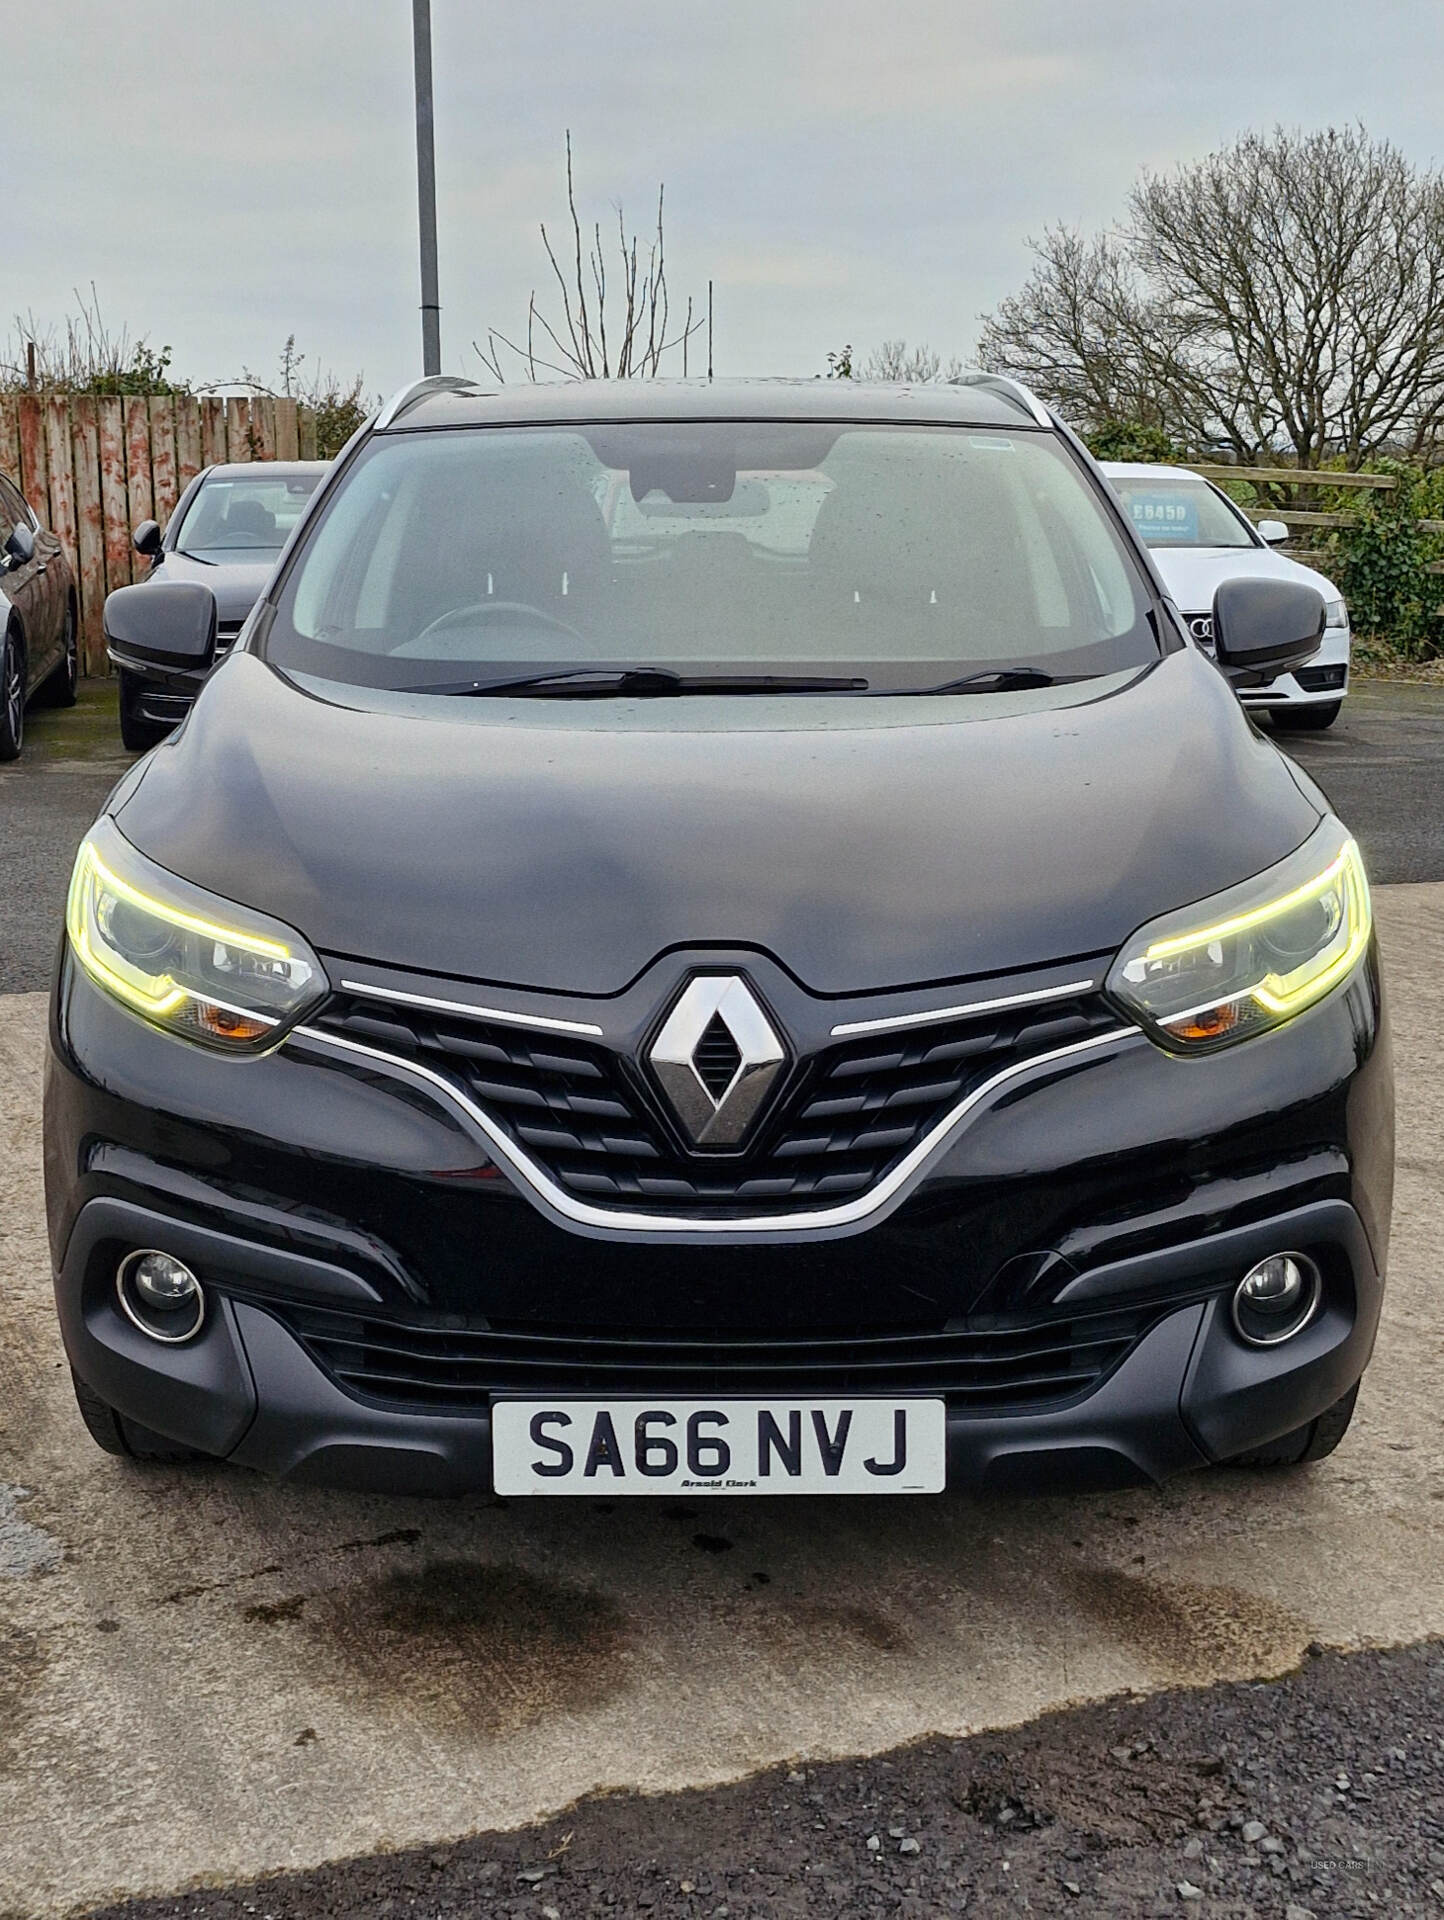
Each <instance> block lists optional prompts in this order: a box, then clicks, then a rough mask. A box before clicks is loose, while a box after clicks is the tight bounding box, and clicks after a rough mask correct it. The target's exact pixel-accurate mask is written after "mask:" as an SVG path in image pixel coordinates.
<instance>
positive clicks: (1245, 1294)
mask: <svg viewBox="0 0 1444 1920" xmlns="http://www.w3.org/2000/svg"><path fill="white" fill-rule="evenodd" d="M1323 1291H1324V1283H1323V1279H1322V1276H1321V1275H1320V1273H1319V1270H1318V1268H1317V1266H1315V1264H1314V1262H1313V1261H1312V1260H1310V1258H1309V1257H1308V1255H1307V1254H1306V1253H1271V1254H1270V1255H1269V1257H1268V1258H1267V1259H1266V1260H1260V1261H1259V1263H1258V1264H1257V1266H1253V1267H1250V1268H1249V1270H1248V1272H1247V1273H1246V1274H1245V1275H1244V1277H1243V1278H1242V1280H1240V1281H1239V1283H1238V1285H1237V1286H1236V1287H1235V1288H1234V1290H1233V1297H1232V1300H1231V1301H1230V1303H1229V1312H1230V1315H1231V1317H1232V1319H1233V1326H1234V1332H1235V1333H1236V1334H1237V1335H1238V1337H1239V1339H1240V1340H1242V1341H1243V1342H1244V1343H1245V1345H1247V1346H1250V1347H1277V1346H1279V1345H1280V1344H1281V1343H1282V1342H1283V1341H1285V1340H1292V1339H1293V1337H1294V1335H1295V1334H1296V1333H1302V1332H1303V1330H1304V1328H1305V1327H1306V1326H1307V1325H1308V1324H1309V1322H1310V1321H1311V1320H1312V1319H1313V1317H1314V1315H1315V1314H1316V1313H1317V1312H1318V1309H1319V1302H1320V1300H1321V1299H1322V1298H1323Z"/></svg>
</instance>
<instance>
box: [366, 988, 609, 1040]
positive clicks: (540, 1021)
mask: <svg viewBox="0 0 1444 1920" xmlns="http://www.w3.org/2000/svg"><path fill="white" fill-rule="evenodd" d="M341 987H342V990H343V991H344V992H346V993H359V994H361V995H362V996H363V997H365V996H369V997H370V998H371V999H373V1000H394V1001H395V1002H396V1004H397V1005H398V1006H402V1007H425V1008H426V1010H427V1011H428V1012H430V1013H462V1014H466V1015H467V1016H468V1018H470V1019H472V1020H495V1021H496V1023H497V1025H498V1026H503V1027H537V1028H540V1029H541V1031H542V1032H544V1033H584V1034H587V1035H589V1036H590V1037H592V1038H594V1039H598V1040H599V1039H600V1038H601V1036H602V1029H601V1028H600V1027H594V1026H592V1025H591V1024H590V1023H589V1022H588V1021H586V1020H560V1019H557V1018H555V1017H554V1016H553V1015H551V1014H547V1013H517V1012H516V1011H514V1010H512V1009H509V1008H506V1007H477V1006H473V1005H472V1004H471V1002H470V1001H468V1000H433V999H432V998H431V996H430V995H429V994H425V993H403V992H402V991H401V989H400V988H399V987H373V986H370V985H368V984H367V982H366V981H364V980H343V981H342V982H341Z"/></svg>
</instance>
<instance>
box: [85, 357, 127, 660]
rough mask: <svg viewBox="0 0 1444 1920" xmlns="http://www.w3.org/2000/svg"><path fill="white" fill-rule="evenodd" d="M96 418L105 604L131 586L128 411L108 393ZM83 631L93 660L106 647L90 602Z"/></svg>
mask: <svg viewBox="0 0 1444 1920" xmlns="http://www.w3.org/2000/svg"><path fill="white" fill-rule="evenodd" d="M95 416H96V426H97V429H98V431H99V436H100V515H101V525H102V528H103V530H104V536H105V579H104V581H103V583H102V595H101V597H102V600H103V599H104V595H105V593H106V592H108V591H109V590H110V589H111V588H112V587H126V586H129V585H130V581H131V561H132V559H133V558H134V556H135V549H134V547H132V545H131V544H130V533H131V519H130V498H129V495H128V493H127V490H126V484H125V410H124V408H123V407H122V405H121V402H120V400H119V399H118V398H117V396H116V395H115V394H111V393H108V394H106V395H105V396H104V398H103V399H101V400H100V401H98V402H97V404H96V409H95ZM83 631H84V634H85V646H86V657H87V658H90V657H91V648H92V646H94V647H95V648H97V649H100V650H103V647H104V641H103V638H102V636H101V632H100V622H99V620H98V618H97V617H96V614H95V607H94V604H93V602H91V601H87V602H86V604H85V607H84V609H83ZM96 663H97V665H98V663H99V659H98V654H97V656H96Z"/></svg>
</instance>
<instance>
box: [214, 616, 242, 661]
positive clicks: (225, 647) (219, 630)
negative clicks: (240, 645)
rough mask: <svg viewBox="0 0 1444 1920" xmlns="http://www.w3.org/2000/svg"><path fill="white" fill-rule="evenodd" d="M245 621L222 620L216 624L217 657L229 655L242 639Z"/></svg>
mask: <svg viewBox="0 0 1444 1920" xmlns="http://www.w3.org/2000/svg"><path fill="white" fill-rule="evenodd" d="M245 624H246V623H245V621H244V620H220V621H217V623H216V655H217V658H219V657H220V656H221V655H222V654H226V653H229V652H230V650H231V648H232V647H233V646H234V645H235V644H236V642H237V640H239V639H240V637H241V628H242V627H243V626H244V625H245Z"/></svg>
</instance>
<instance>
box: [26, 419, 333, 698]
mask: <svg viewBox="0 0 1444 1920" xmlns="http://www.w3.org/2000/svg"><path fill="white" fill-rule="evenodd" d="M315 457H316V422H315V417H314V415H313V414H312V413H311V412H310V410H309V409H308V408H304V407H298V406H297V404H296V402H295V401H294V400H281V399H275V398H272V397H271V396H269V395H264V396H255V397H253V398H249V399H219V398H215V397H206V398H200V397H197V396H194V395H183V396H179V397H166V398H164V399H159V398H158V399H142V398H139V397H137V396H134V395H131V396H121V395H103V396H93V395H79V394H76V395H67V394H43V393H18V394H14V393H8V394H0V473H6V474H8V475H9V476H10V477H11V478H12V479H13V480H15V481H16V482H17V484H18V485H19V487H20V490H21V492H22V493H23V494H24V495H25V497H26V499H27V500H28V501H29V502H30V505H31V506H32V507H33V508H34V510H35V512H36V513H37V514H38V515H39V517H40V520H41V522H42V524H43V525H45V526H47V527H49V528H50V529H51V530H52V532H54V533H56V534H57V535H58V536H59V537H60V539H61V540H62V541H63V543H64V545H65V550H66V552H67V554H68V555H69V556H70V565H71V569H72V571H73V572H74V575H75V581H76V586H77V588H78V591H79V596H80V643H81V658H82V662H83V671H84V672H86V673H103V672H104V671H105V640H104V635H103V633H102V630H101V609H102V607H103V606H104V604H105V596H106V594H107V593H109V592H110V590H111V589H112V588H113V587H124V586H129V585H130V583H131V582H132V581H133V580H138V579H139V578H140V577H141V575H142V574H143V573H144V571H145V569H146V566H147V562H146V561H144V560H143V559H142V558H141V556H140V555H139V554H138V553H137V552H136V551H135V548H134V547H133V546H132V545H131V533H132V532H133V530H134V529H135V528H136V527H137V526H138V525H139V524H140V522H141V521H142V520H152V519H154V520H159V521H160V522H161V524H162V525H164V523H165V521H166V519H167V518H168V516H169V515H170V513H171V511H172V509H173V508H174V507H175V504H176V501H177V500H179V498H180V496H181V494H182V492H183V491H184V489H185V487H186V486H187V484H188V483H189V482H190V481H191V480H192V479H193V478H194V477H195V475H196V474H197V473H199V472H200V470H201V468H202V467H208V466H211V465H213V464H214V463H216V462H218V461H223V460H313V459H315ZM7 531H8V529H7Z"/></svg>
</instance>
